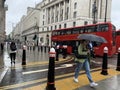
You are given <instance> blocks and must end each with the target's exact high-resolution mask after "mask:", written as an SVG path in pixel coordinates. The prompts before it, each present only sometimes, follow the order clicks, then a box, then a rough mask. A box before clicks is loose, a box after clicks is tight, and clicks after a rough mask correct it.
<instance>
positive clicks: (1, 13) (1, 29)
mask: <svg viewBox="0 0 120 90" xmlns="http://www.w3.org/2000/svg"><path fill="white" fill-rule="evenodd" d="M4 3H5V0H0V43H1V42H3V41H4V40H5V36H6V35H5V34H6V33H5V20H6V19H5V11H6V9H5V5H4Z"/></svg>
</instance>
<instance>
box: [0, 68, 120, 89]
mask: <svg viewBox="0 0 120 90" xmlns="http://www.w3.org/2000/svg"><path fill="white" fill-rule="evenodd" d="M97 69H100V68H97ZM83 72H84V71H83ZM83 72H81V73H83ZM100 72H101V71H96V72H92V73H91V74H92V77H93V80H94V81H96V82H98V81H101V80H104V79H107V78H110V77H112V76H115V75H118V74H120V72H119V71H116V70H114V69H108V73H109V75H101V74H100ZM73 75H74V73H70V74H65V75H60V76H56V77H55V78H56V79H59V78H64V77H68V78H64V79H60V80H56V81H55V87H56V88H57V90H74V89H76V88H79V87H81V86H84V85H88V84H89V82H88V80H87V77H86V75H85V74H83V75H79V78H78V79H79V81H80V82H79V83H75V82H74V81H73V77H69V76H73ZM46 80H47V78H44V79H38V80H33V81H29V82H24V83H19V84H14V85H8V86H3V87H0V88H1V89H3V90H4V89H12V88H19V87H22V86H26V85H30V84H35V83H39V82H43V81H46ZM63 82H64V83H63ZM46 84H47V82H46V83H43V84H40V85H36V86H31V87H29V88H26V89H24V90H45V88H46Z"/></svg>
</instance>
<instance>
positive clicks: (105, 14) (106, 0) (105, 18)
mask: <svg viewBox="0 0 120 90" xmlns="http://www.w3.org/2000/svg"><path fill="white" fill-rule="evenodd" d="M107 2H108V1H107V0H106V6H105V20H104V22H106V18H107Z"/></svg>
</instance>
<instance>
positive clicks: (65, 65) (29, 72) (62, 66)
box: [22, 64, 73, 75]
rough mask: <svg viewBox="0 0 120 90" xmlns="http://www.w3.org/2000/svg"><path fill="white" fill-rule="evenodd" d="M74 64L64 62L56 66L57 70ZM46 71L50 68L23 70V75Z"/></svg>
mask: <svg viewBox="0 0 120 90" xmlns="http://www.w3.org/2000/svg"><path fill="white" fill-rule="evenodd" d="M72 66H73V65H72V64H63V65H61V67H56V68H55V70H57V69H62V68H67V67H72ZM44 71H48V69H42V70H35V71H28V72H22V74H23V75H25V74H33V73H38V72H44Z"/></svg>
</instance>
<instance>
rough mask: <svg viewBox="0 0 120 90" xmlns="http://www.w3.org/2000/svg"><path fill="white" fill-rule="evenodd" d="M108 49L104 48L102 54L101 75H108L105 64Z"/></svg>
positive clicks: (106, 62)
mask: <svg viewBox="0 0 120 90" xmlns="http://www.w3.org/2000/svg"><path fill="white" fill-rule="evenodd" d="M107 54H108V48H107V47H104V54H103V63H102V72H101V74H103V75H108V72H107V66H108V65H107V64H108V55H107Z"/></svg>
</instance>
